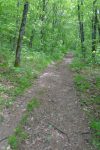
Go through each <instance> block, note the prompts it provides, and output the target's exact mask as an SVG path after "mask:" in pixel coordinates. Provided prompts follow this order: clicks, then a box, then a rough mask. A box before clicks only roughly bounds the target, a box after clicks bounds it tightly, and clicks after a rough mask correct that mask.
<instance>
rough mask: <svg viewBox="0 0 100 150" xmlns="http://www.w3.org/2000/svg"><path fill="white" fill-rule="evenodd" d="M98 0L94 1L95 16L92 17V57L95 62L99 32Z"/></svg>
mask: <svg viewBox="0 0 100 150" xmlns="http://www.w3.org/2000/svg"><path fill="white" fill-rule="evenodd" d="M95 3H96V0H95V1H94V2H93V9H94V10H93V18H92V59H93V61H94V62H95V51H96V33H97V22H98V19H97V8H96V6H95Z"/></svg>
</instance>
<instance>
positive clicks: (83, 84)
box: [71, 58, 100, 150]
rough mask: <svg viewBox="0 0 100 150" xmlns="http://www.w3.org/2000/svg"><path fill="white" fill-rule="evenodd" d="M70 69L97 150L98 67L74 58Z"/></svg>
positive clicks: (99, 110) (99, 124) (99, 139)
mask: <svg viewBox="0 0 100 150" xmlns="http://www.w3.org/2000/svg"><path fill="white" fill-rule="evenodd" d="M77 60H78V61H77ZM71 68H72V70H74V71H75V77H74V83H75V86H76V89H77V91H78V95H79V97H80V103H81V105H82V107H83V109H84V111H86V114H87V115H88V119H89V122H91V123H90V127H91V131H92V143H93V145H94V147H96V148H97V149H98V150H99V149H100V69H99V67H98V65H93V64H89V65H87V64H85V63H84V62H82V61H80V58H77V59H76V58H75V60H74V61H73V62H72V64H71ZM77 73H78V74H77Z"/></svg>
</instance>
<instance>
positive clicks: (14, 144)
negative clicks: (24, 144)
mask: <svg viewBox="0 0 100 150" xmlns="http://www.w3.org/2000/svg"><path fill="white" fill-rule="evenodd" d="M8 143H9V144H10V145H11V148H12V149H13V150H17V149H18V140H17V138H16V136H15V135H12V136H10V137H9V139H8Z"/></svg>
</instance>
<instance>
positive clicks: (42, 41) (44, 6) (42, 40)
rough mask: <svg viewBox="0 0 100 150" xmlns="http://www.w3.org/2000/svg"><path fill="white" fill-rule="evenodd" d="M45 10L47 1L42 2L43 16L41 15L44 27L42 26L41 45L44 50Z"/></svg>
mask: <svg viewBox="0 0 100 150" xmlns="http://www.w3.org/2000/svg"><path fill="white" fill-rule="evenodd" d="M45 8H46V0H42V15H41V22H42V26H41V45H42V49H43V48H44V36H45V35H44V34H45V33H44V20H45Z"/></svg>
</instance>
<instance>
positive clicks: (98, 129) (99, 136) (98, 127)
mask: <svg viewBox="0 0 100 150" xmlns="http://www.w3.org/2000/svg"><path fill="white" fill-rule="evenodd" d="M90 126H91V129H92V130H93V132H94V139H93V144H94V145H95V146H96V147H97V148H98V149H99V148H100V121H97V120H96V121H95V120H94V121H92V122H91V125H90Z"/></svg>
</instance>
